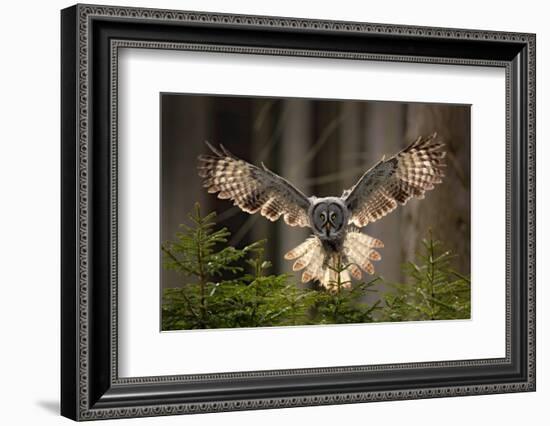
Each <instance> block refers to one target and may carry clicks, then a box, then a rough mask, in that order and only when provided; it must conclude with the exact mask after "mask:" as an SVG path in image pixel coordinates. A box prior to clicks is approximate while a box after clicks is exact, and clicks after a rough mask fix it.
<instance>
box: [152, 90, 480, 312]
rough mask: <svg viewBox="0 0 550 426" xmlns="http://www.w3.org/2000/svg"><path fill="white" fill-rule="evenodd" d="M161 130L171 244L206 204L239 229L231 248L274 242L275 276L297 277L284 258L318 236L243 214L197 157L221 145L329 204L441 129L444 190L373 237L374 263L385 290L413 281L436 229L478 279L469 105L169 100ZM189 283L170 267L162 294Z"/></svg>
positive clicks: (388, 221) (392, 217)
mask: <svg viewBox="0 0 550 426" xmlns="http://www.w3.org/2000/svg"><path fill="white" fill-rule="evenodd" d="M161 126H162V127H161V150H162V152H161V173H162V176H161V224H160V226H161V240H162V242H164V241H169V240H172V239H173V238H174V235H175V234H176V232H177V231H178V226H179V225H180V224H181V223H183V222H185V221H186V215H187V212H190V211H192V210H193V206H194V204H195V203H196V202H198V203H200V206H201V208H202V210H203V211H204V212H211V211H216V212H217V218H216V222H217V224H218V225H219V226H223V227H227V228H228V229H229V230H230V232H231V237H230V239H229V241H228V244H229V245H233V246H238V247H243V246H245V245H248V244H251V243H252V242H255V241H258V240H261V239H267V241H268V243H267V244H266V246H265V253H264V256H265V258H266V259H269V260H270V261H271V263H272V270H271V273H273V274H283V273H290V274H292V269H291V266H292V263H291V262H289V261H285V260H284V259H283V255H284V253H286V252H287V251H288V250H290V249H291V248H293V247H295V246H297V245H298V244H300V243H301V242H302V241H304V239H305V238H307V237H308V235H309V234H310V233H309V232H308V231H307V230H306V229H303V228H291V227H289V226H287V225H286V224H284V223H283V222H282V220H279V221H277V222H276V223H271V222H269V221H268V220H266V219H265V218H263V217H262V216H260V215H259V214H257V215H249V214H247V213H243V212H241V211H240V210H239V209H238V208H237V207H234V206H233V205H232V202H231V201H228V200H219V199H217V197H216V196H215V195H212V194H208V193H207V192H206V190H205V189H204V188H203V187H202V183H201V180H200V178H199V176H198V174H197V171H196V165H197V156H198V155H200V154H201V153H205V152H207V147H206V145H205V143H204V141H206V140H207V141H209V142H211V143H212V144H213V145H218V144H220V143H221V144H223V145H225V146H226V147H227V148H228V149H229V150H230V151H232V152H233V153H234V154H235V155H237V156H239V157H241V158H242V159H244V160H246V161H249V162H251V163H253V164H256V165H259V163H260V162H262V161H263V162H264V163H265V164H266V166H267V167H269V168H270V169H271V170H273V171H274V172H276V173H278V174H280V175H281V176H283V177H285V178H286V179H288V180H289V181H290V182H292V183H293V184H294V185H295V186H297V187H298V188H300V189H301V190H302V191H303V192H304V193H305V194H306V195H308V196H309V195H316V196H319V197H321V196H329V195H336V196H340V195H341V194H342V191H343V190H344V189H347V188H349V187H351V186H352V185H353V184H354V183H355V182H356V181H357V180H358V179H359V177H360V176H361V175H362V174H363V173H364V172H365V171H366V170H367V169H368V168H370V167H371V166H372V165H373V164H375V163H376V162H377V161H378V160H380V159H381V157H382V156H383V155H386V157H388V156H391V155H393V154H395V153H396V152H397V151H399V150H400V149H402V148H404V147H405V146H406V145H407V144H408V143H410V142H411V141H412V140H414V139H416V138H417V137H418V136H419V135H428V134H431V133H433V132H434V131H435V132H437V133H438V134H439V135H440V137H441V139H442V140H443V141H444V142H445V143H446V148H445V150H446V151H447V164H448V165H447V170H446V177H445V178H444V180H443V183H442V184H441V185H438V186H436V188H435V189H434V190H433V191H429V192H428V193H427V194H426V198H425V199H424V200H411V201H409V202H408V203H407V205H405V206H403V207H399V208H398V209H396V210H395V211H394V212H392V213H391V214H389V215H388V216H386V217H384V218H383V219H381V220H379V221H377V222H375V223H373V224H371V225H368V226H367V227H366V228H364V231H365V232H366V233H367V234H369V235H371V236H373V237H375V238H378V239H381V240H382V241H383V242H384V244H385V247H384V248H383V249H381V250H380V253H381V255H382V260H381V261H379V262H376V263H375V264H374V265H375V275H380V276H382V277H383V279H384V281H383V282H403V281H404V278H405V277H404V276H403V274H404V273H405V272H404V271H403V268H402V265H403V264H404V263H406V262H408V261H413V260H414V259H415V256H416V254H417V253H418V252H419V251H420V250H421V248H422V239H423V238H425V237H426V236H427V235H428V233H429V230H430V229H431V232H432V234H433V238H434V239H436V240H440V241H442V242H444V245H445V247H446V248H447V249H450V250H451V251H452V252H453V253H454V254H455V255H456V257H455V258H454V259H453V260H452V266H453V268H454V269H456V270H457V271H460V272H461V273H462V274H465V275H469V274H470V106H468V105H451V104H424V103H399V102H378V101H376V102H373V101H350V100H343V101H341V100H311V99H298V98H263V97H237V96H208V95H187V94H162V95H161ZM296 281H297V282H299V276H296ZM181 283H182V280H181V276H179V275H178V274H177V273H176V272H175V271H173V270H166V269H164V268H162V267H161V286H162V290H164V289H167V288H174V287H179V286H181V285H182V284H181ZM384 286H385V284H384V283H382V284H380V285H378V286H377V290H378V292H372V293H369V294H368V296H367V298H370V300H369V302H374V301H376V300H377V299H379V298H380V294H381V293H383V292H384V291H385V288H384Z"/></svg>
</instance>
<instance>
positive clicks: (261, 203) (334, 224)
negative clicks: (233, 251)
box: [198, 133, 445, 290]
mask: <svg viewBox="0 0 550 426" xmlns="http://www.w3.org/2000/svg"><path fill="white" fill-rule="evenodd" d="M207 145H208V147H209V148H210V150H211V151H212V154H209V155H201V156H199V164H198V173H199V176H200V177H202V178H203V179H204V182H203V184H204V187H205V188H207V190H208V192H209V193H217V194H218V198H220V199H230V200H232V201H233V204H234V205H236V206H238V207H239V208H240V209H241V210H243V211H245V212H247V213H250V214H253V213H257V212H260V214H261V215H262V216H265V217H266V218H267V219H269V220H271V221H272V222H274V221H276V220H277V219H279V218H280V217H281V216H282V217H283V220H284V221H285V223H286V224H287V225H290V226H300V227H307V228H310V229H311V230H312V232H313V234H312V235H311V236H310V237H309V238H308V239H306V240H305V241H304V242H303V243H301V244H300V245H299V246H297V247H295V248H294V249H292V250H290V251H289V252H288V253H286V254H285V259H287V260H294V261H295V262H294V264H293V267H292V269H293V270H294V271H300V270H303V272H302V282H308V281H311V280H317V281H319V283H320V284H321V285H322V286H323V287H325V288H327V289H328V290H334V289H335V288H336V286H337V285H338V286H344V287H349V286H350V285H351V279H350V275H351V277H353V278H354V279H356V280H360V279H361V277H362V273H363V271H364V272H366V273H367V274H371V275H372V274H373V273H374V266H373V264H372V261H378V260H380V259H381V256H380V254H379V253H378V251H376V250H375V249H377V248H381V247H383V246H384V244H383V243H382V241H380V240H379V239H376V238H373V237H371V236H368V235H367V234H365V233H363V232H362V231H361V229H360V228H363V227H365V226H367V225H368V224H370V223H373V222H375V221H377V220H378V219H381V218H382V217H384V216H385V215H387V214H388V213H390V212H391V211H393V210H395V209H396V208H397V206H398V204H401V205H404V204H405V203H406V202H407V201H408V200H409V199H411V198H413V197H415V198H420V199H421V198H424V195H425V192H426V191H427V190H430V189H433V188H434V185H435V184H438V183H441V181H442V178H443V177H444V174H443V168H444V167H445V164H444V157H445V151H442V150H441V148H442V147H443V146H444V144H443V143H442V142H440V141H438V140H437V134H436V133H434V134H433V135H431V136H428V137H418V139H416V140H415V141H414V142H412V143H411V144H410V145H409V146H407V147H406V148H404V149H403V150H401V151H400V152H398V153H397V154H396V155H394V156H393V157H391V158H389V159H387V160H386V159H385V158H382V159H381V160H380V161H379V162H378V163H376V164H375V165H374V166H373V167H371V168H370V169H369V170H367V171H366V172H365V173H364V174H363V176H361V178H360V179H359V180H358V181H357V183H356V184H355V185H354V186H353V187H352V188H350V189H347V190H345V191H344V192H343V194H342V195H341V196H340V197H322V198H320V197H315V196H311V197H308V196H306V195H305V194H304V193H302V192H301V191H300V190H299V189H297V188H296V187H295V186H294V185H292V184H291V183H290V182H288V181H287V180H286V179H284V178H283V177H281V176H279V175H277V174H276V173H273V172H272V171H271V170H269V169H268V168H267V167H266V166H265V165H264V164H263V163H262V164H261V168H260V167H257V166H254V165H252V164H250V163H248V162H246V161H244V160H241V159H240V158H238V157H236V156H235V155H233V154H232V153H231V152H229V151H228V150H227V149H226V148H225V147H223V146H222V145H220V147H219V149H218V148H214V147H213V146H212V145H210V144H209V143H208V142H207Z"/></svg>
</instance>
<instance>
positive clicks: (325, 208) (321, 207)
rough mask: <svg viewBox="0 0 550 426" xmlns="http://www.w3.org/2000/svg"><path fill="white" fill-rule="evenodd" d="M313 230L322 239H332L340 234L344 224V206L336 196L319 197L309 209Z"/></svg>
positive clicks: (345, 219)
mask: <svg viewBox="0 0 550 426" xmlns="http://www.w3.org/2000/svg"><path fill="white" fill-rule="evenodd" d="M311 219H312V222H313V230H314V231H315V234H316V235H317V237H319V238H321V239H323V240H334V239H336V238H339V237H340V236H341V235H342V230H343V229H344V225H345V224H346V221H347V218H346V207H345V206H344V205H343V203H342V202H341V201H340V200H338V199H337V198H333V197H327V198H323V199H320V200H319V201H318V202H317V203H315V204H314V205H313V208H312V210H311Z"/></svg>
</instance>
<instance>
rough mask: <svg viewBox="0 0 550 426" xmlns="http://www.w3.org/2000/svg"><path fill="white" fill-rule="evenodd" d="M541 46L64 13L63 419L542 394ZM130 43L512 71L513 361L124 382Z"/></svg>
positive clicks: (190, 15) (451, 33) (191, 15)
mask: <svg viewBox="0 0 550 426" xmlns="http://www.w3.org/2000/svg"><path fill="white" fill-rule="evenodd" d="M535 40H536V38H535V35H534V34H523V33H521V34H520V33H509V32H494V31H479V30H463V29H449V28H427V27H412V26H401V25H382V24H369V23H357V22H335V21H321V20H307V19H293V18H281V17H267V16H243V15H229V14H217V13H202V12H184V11H169V10H154V9H137V8H128V7H106V6H97V5H75V6H72V7H69V8H67V9H64V10H63V11H62V12H61V52H62V58H61V69H62V74H61V83H62V84H61V88H62V90H61V100H62V116H61V135H62V138H61V139H62V140H61V160H62V176H61V179H62V183H61V190H62V209H61V210H62V217H61V221H62V234H61V240H62V282H61V323H62V326H61V414H62V415H64V416H66V417H69V418H71V419H74V420H91V419H104V418H120V417H139V416H158V415H169V414H184V413H204V412H216V411H229V410H247V409H263V408H276V407H293V406H308V405H321V404H343V403H354V402H367V401H381V400H399V399H415V398H434V397H445V396H462V395H477V394H490V393H503V392H520V391H534V390H535ZM121 46H132V47H138V48H139V47H143V48H146V47H147V48H156V49H177V48H195V49H197V50H204V51H208V50H216V51H230V52H234V53H243V54H246V53H252V52H253V53H260V54H266V55H299V56H314V57H328V58H347V59H355V60H364V59H366V60H386V61H388V60H389V61H397V62H423V63H434V64H440V63H448V64H459V65H464V66H469V65H486V66H493V67H502V68H504V69H505V70H506V125H507V130H506V134H507V137H506V139H507V140H506V146H507V159H506V161H507V165H506V177H504V176H503V177H502V179H504V178H505V179H506V182H507V183H506V197H507V212H506V224H507V225H506V230H504V229H503V232H506V241H507V247H506V286H507V287H506V304H507V307H506V313H507V316H506V318H507V325H506V336H507V337H506V339H507V341H506V357H504V358H498V359H481V360H459V361H445V362H443V361H441V362H430V363H411V364H388V365H378V366H370V367H369V366H368V365H367V366H327V367H326V368H321V369H319V368H317V369H301V370H273V371H256V372H243V373H219V374H207V375H194V376H161V377H136V378H119V377H118V373H117V372H118V370H117V363H118V360H117V310H116V307H117V281H116V276H117V275H116V259H117V246H116V241H117V216H116V200H117V198H116V196H117V169H116V159H117V157H116V155H117V151H116V112H117V111H116V102H115V101H116V88H117V84H118V80H117V73H116V71H117V69H116V65H117V62H116V59H117V56H116V55H117V48H119V47H121ZM113 123H115V124H113ZM473 143H475V141H473ZM497 213H499V214H500V212H497Z"/></svg>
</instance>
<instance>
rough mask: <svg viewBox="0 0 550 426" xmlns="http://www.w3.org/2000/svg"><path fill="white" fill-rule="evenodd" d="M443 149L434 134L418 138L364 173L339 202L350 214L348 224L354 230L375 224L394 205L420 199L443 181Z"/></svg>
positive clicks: (393, 208)
mask: <svg viewBox="0 0 550 426" xmlns="http://www.w3.org/2000/svg"><path fill="white" fill-rule="evenodd" d="M443 146H444V144H443V143H442V142H438V141H437V134H436V133H434V134H432V135H431V136H428V137H419V138H418V139H416V140H415V141H414V142H412V143H411V144H410V145H409V146H407V147H406V148H405V149H403V150H401V151H400V152H398V153H397V154H396V155H394V156H393V157H391V158H390V159H388V160H384V159H382V160H381V161H379V162H378V163H377V164H376V165H374V166H373V167H372V168H371V169H370V170H368V171H367V172H366V173H365V174H364V175H363V176H362V177H361V178H360V179H359V181H358V182H357V183H356V184H355V185H354V186H353V187H352V188H351V189H349V190H348V191H344V194H343V198H344V200H345V203H346V205H347V207H348V209H349V211H350V219H349V223H350V224H354V225H356V226H358V227H363V226H366V225H367V224H368V223H372V222H375V221H377V220H378V219H380V218H382V217H384V216H385V215H387V214H388V213H390V212H391V211H393V210H395V209H396V208H397V206H398V203H399V204H401V205H404V204H405V203H406V202H407V201H408V200H410V199H411V198H413V197H416V198H424V194H425V192H426V191H427V190H430V189H433V188H434V185H435V184H438V183H441V181H442V178H443V177H444V174H443V168H444V167H445V164H444V157H445V154H446V153H445V151H440V149H441V148H442V147H443Z"/></svg>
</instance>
